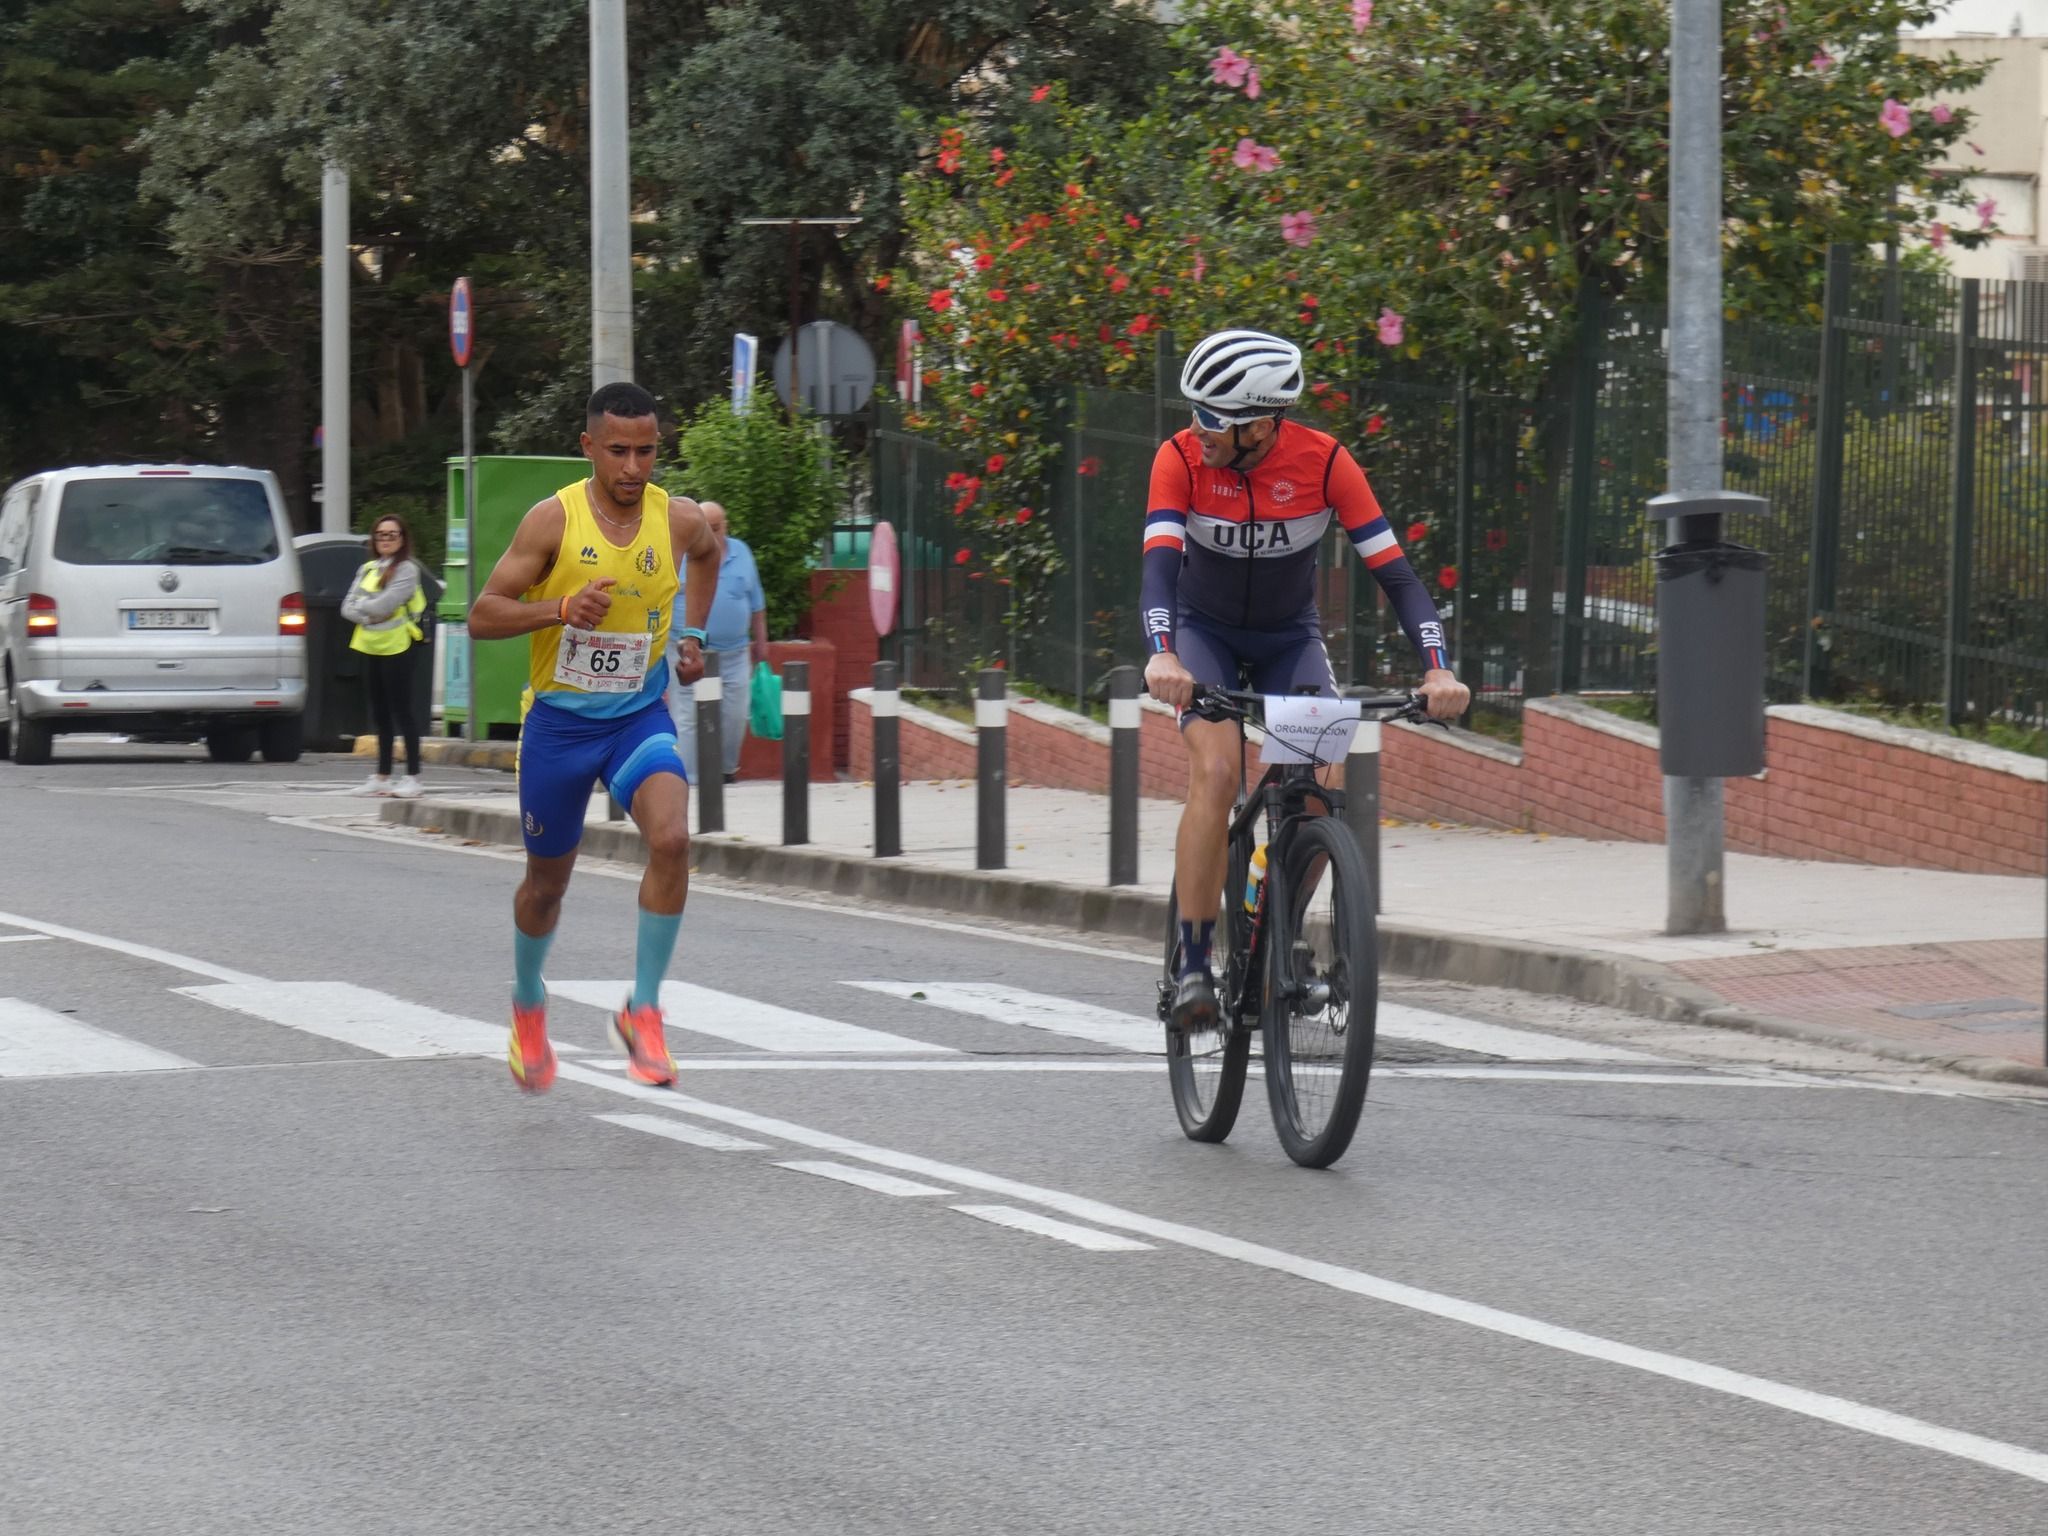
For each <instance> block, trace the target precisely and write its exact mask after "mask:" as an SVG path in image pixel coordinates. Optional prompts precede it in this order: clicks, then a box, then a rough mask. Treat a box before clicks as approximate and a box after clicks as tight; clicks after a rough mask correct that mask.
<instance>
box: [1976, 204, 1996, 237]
mask: <svg viewBox="0 0 2048 1536" xmlns="http://www.w3.org/2000/svg"><path fill="white" fill-rule="evenodd" d="M1997 217H1998V199H1997V198H1995V197H1987V198H1985V199H1984V201H1983V202H1981V203H1979V204H1978V205H1977V224H1978V227H1979V228H1981V229H1989V228H1990V227H1991V221H1992V220H1993V219H1995V218H1997Z"/></svg>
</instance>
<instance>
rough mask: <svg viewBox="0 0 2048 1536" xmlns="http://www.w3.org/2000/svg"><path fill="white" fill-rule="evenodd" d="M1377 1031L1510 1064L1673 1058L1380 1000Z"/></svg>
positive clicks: (1666, 1063)
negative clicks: (1474, 1053)
mask: <svg viewBox="0 0 2048 1536" xmlns="http://www.w3.org/2000/svg"><path fill="white" fill-rule="evenodd" d="M1379 1032H1380V1033H1381V1034H1382V1035H1391V1036H1392V1037H1393V1038H1394V1039H1396V1040H1420V1041H1422V1042H1423V1043H1425V1044H1428V1045H1445V1046H1449V1047H1451V1048H1452V1049H1453V1050H1459V1051H1483V1052H1484V1053H1485V1054H1487V1055H1488V1056H1505V1057H1506V1058H1507V1059H1508V1060H1510V1061H1639V1062H1658V1063H1662V1064H1665V1065H1669V1058H1668V1057H1663V1056H1652V1055H1649V1054H1648V1053H1647V1052H1644V1051H1630V1050H1624V1049H1623V1048H1622V1047H1621V1046H1618V1045H1595V1044H1594V1043H1593V1042H1591V1041H1589V1040H1572V1039H1568V1038H1567V1037H1565V1036H1563V1035H1545V1034H1539V1033H1537V1032H1536V1031H1534V1030H1528V1029H1509V1028H1508V1027H1507V1026H1506V1025H1504V1024H1482V1023H1481V1022H1480V1021H1479V1020H1477V1019H1461V1018H1458V1017H1456V1016H1455V1015H1453V1014H1448V1013H1437V1012H1435V1011H1434V1010H1432V1009H1428V1008H1411V1007H1409V1006H1408V1005H1407V1004H1405V1003H1389V1002H1382V1003H1381V1004H1380V1008H1379Z"/></svg>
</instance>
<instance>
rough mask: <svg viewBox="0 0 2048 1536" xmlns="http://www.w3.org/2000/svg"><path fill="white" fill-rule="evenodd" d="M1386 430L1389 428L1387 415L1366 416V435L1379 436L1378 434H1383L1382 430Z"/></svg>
mask: <svg viewBox="0 0 2048 1536" xmlns="http://www.w3.org/2000/svg"><path fill="white" fill-rule="evenodd" d="M1386 430H1387V418H1386V417H1384V416H1368V417H1366V419H1365V435H1366V436H1367V437H1378V436H1379V435H1380V434H1381V433H1382V432H1384V431H1386Z"/></svg>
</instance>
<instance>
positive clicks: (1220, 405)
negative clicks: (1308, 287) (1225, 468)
mask: <svg viewBox="0 0 2048 1536" xmlns="http://www.w3.org/2000/svg"><path fill="white" fill-rule="evenodd" d="M1180 392H1181V394H1182V396H1183V397H1185V398H1186V400H1187V402H1188V404H1189V405H1191V406H1193V407H1194V408H1195V410H1196V412H1197V414H1198V415H1207V416H1209V417H1212V418H1214V419H1215V420H1216V421H1217V422H1218V423H1220V424H1221V425H1230V424H1233V423H1237V422H1246V421H1257V420H1258V419H1259V418H1260V417H1262V416H1277V415H1279V414H1280V412H1282V411H1284V410H1286V409H1287V407H1288V406H1290V405H1292V404H1294V402H1295V401H1296V400H1298V399H1300V398H1301V348H1299V347H1297V346H1296V345H1295V344H1294V343H1293V342H1291V341H1283V340H1281V339H1280V338H1279V337H1278V336H1269V335H1267V334H1266V333H1265V332H1264V331H1218V332H1216V334H1215V335H1213V336H1205V337H1203V338H1202V339H1201V340H1200V341H1198V342H1197V343H1195V349H1194V351H1192V352H1190V353H1189V354H1188V360H1187V364H1186V366H1185V367H1183V368H1182V369H1181V371H1180ZM1204 425H1205V426H1207V425H1208V423H1206V422H1205V423H1204ZM1211 430H1220V426H1219V427H1216V428H1212V429H1211Z"/></svg>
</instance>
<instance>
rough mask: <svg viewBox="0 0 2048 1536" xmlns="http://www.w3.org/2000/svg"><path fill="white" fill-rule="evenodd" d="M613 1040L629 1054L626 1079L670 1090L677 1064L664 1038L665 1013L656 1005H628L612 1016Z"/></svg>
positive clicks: (629, 1002) (628, 1001) (630, 1000)
mask: <svg viewBox="0 0 2048 1536" xmlns="http://www.w3.org/2000/svg"><path fill="white" fill-rule="evenodd" d="M612 1039H613V1041H614V1042H615V1043H616V1044H617V1045H618V1047H619V1049H620V1050H622V1051H624V1052H625V1053H626V1076H628V1077H630V1078H632V1079H633V1081H634V1082H636V1083H648V1084H651V1085H652V1086H653V1087H656V1088H666V1087H668V1086H669V1085H670V1084H672V1083H673V1082H675V1080H676V1064H675V1060H674V1058H673V1057H671V1056H670V1055H669V1053H668V1043H667V1041H665V1040H664V1039H662V1035H661V1010H660V1009H659V1008H657V1007H655V1006H654V1005H653V1004H652V1003H649V1004H646V1005H644V1006H642V1007H639V1008H635V1007H634V1006H633V1003H632V999H630V998H628V999H627V1001H626V1006H625V1007H623V1008H621V1009H620V1010H619V1011H618V1012H617V1013H615V1014H613V1015H612Z"/></svg>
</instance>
